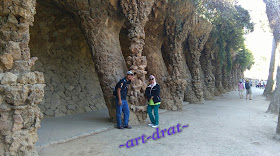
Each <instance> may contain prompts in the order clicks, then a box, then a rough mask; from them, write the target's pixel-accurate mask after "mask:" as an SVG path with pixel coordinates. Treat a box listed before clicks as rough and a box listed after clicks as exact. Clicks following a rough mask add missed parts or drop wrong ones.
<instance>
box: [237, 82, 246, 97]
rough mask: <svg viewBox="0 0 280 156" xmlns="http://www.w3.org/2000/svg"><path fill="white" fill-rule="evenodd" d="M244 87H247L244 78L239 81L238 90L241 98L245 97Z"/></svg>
mask: <svg viewBox="0 0 280 156" xmlns="http://www.w3.org/2000/svg"><path fill="white" fill-rule="evenodd" d="M244 89H245V87H244V84H243V82H242V80H240V81H239V83H238V91H239V97H240V99H243V92H244Z"/></svg>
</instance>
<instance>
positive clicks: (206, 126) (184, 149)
mask: <svg viewBox="0 0 280 156" xmlns="http://www.w3.org/2000/svg"><path fill="white" fill-rule="evenodd" d="M262 91H263V90H260V89H255V88H253V95H254V96H253V100H251V101H249V100H245V99H239V97H238V93H237V91H233V92H230V93H226V94H225V95H223V96H220V97H216V100H213V101H206V102H205V103H204V104H188V105H186V106H184V108H183V110H182V111H176V112H165V113H162V114H160V127H159V131H161V130H164V129H167V131H168V128H170V127H171V128H172V126H174V131H175V134H172V129H171V130H170V131H169V132H170V133H169V134H172V135H168V134H167V132H165V136H164V137H163V136H162V132H160V133H159V136H160V137H161V138H159V139H156V140H153V139H152V138H150V139H148V140H147V139H145V140H144V141H146V143H143V142H142V138H138V137H141V136H142V135H143V134H144V135H145V137H144V138H147V137H148V136H151V135H152V134H153V133H154V132H155V131H156V129H154V128H151V127H148V126H147V123H148V122H147V123H145V124H141V125H138V126H134V127H133V129H125V130H119V129H111V130H108V131H105V132H102V133H99V134H94V135H91V136H88V137H84V138H79V139H77V140H73V141H70V142H66V143H63V144H57V145H51V146H48V147H43V148H38V149H37V150H38V153H39V154H40V155H42V156H69V155H75V156H78V155H79V156H80V155H81V156H93V155H102V156H103V155H105V156H107V155H108V156H109V155H133V156H135V155H136V156H137V155H139V156H145V155H147V156H148V155H160V156H165V155H187V156H189V155H190V156H208V155H211V156H213V155H214V156H280V142H277V141H275V140H274V139H273V137H274V134H275V131H276V125H277V116H276V115H272V114H267V113H265V111H266V109H267V108H268V105H269V101H266V100H265V98H264V97H263V96H261V94H262ZM178 123H179V124H180V125H181V126H180V127H179V130H180V131H181V132H178V130H177V125H178ZM187 124H189V126H188V127H186V128H182V126H183V125H187ZM135 138H138V139H137V140H138V145H136V139H135ZM131 139H133V145H134V146H133V147H132V144H131V142H132V141H131ZM129 140H130V141H129ZM127 142H128V144H127V145H128V147H129V148H127V147H126V143H127ZM120 145H124V146H123V147H119V146H120Z"/></svg>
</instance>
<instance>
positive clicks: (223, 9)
mask: <svg viewBox="0 0 280 156" xmlns="http://www.w3.org/2000/svg"><path fill="white" fill-rule="evenodd" d="M193 2H194V4H195V5H196V7H197V10H198V14H199V15H200V16H202V17H204V18H205V19H207V20H208V21H209V22H211V23H212V25H213V30H212V34H211V36H212V37H214V38H216V40H217V44H218V45H219V49H220V50H219V59H220V63H221V64H223V63H224V62H225V63H226V66H227V71H228V72H230V71H231V68H232V60H231V55H230V52H231V51H236V52H239V51H241V50H243V51H242V54H244V53H245V54H246V57H252V58H246V59H247V61H248V60H250V61H251V60H253V55H249V53H248V51H246V50H245V51H246V52H244V49H246V48H244V47H245V44H244V41H245V38H244V35H245V34H247V33H250V32H252V31H254V24H253V23H252V22H251V17H250V15H249V12H248V11H247V10H245V9H244V8H242V7H241V6H239V5H237V2H236V1H235V0H193ZM245 54H244V55H245ZM237 63H238V62H237ZM251 63H252V62H251ZM240 65H241V66H242V67H243V68H247V67H248V66H247V64H244V63H243V62H242V59H241V64H240ZM243 65H244V66H243Z"/></svg>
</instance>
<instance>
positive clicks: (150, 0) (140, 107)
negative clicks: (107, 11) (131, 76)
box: [121, 0, 154, 121]
mask: <svg viewBox="0 0 280 156" xmlns="http://www.w3.org/2000/svg"><path fill="white" fill-rule="evenodd" d="M153 4H154V0H134V1H131V0H122V1H121V6H122V12H123V14H124V15H125V17H126V18H127V19H128V21H129V23H130V28H129V30H128V31H129V34H128V37H129V39H130V41H131V45H130V47H129V49H130V51H131V55H130V56H128V58H127V64H128V65H130V68H129V70H131V71H133V72H134V73H136V75H135V81H134V82H133V83H132V84H131V86H130V89H129V93H128V96H129V103H130V104H131V105H130V108H131V109H132V110H133V111H134V112H138V113H137V117H138V119H139V121H144V120H145V119H146V112H145V111H146V107H145V105H146V99H145V96H144V92H145V89H146V87H147V85H146V83H145V75H146V74H147V71H146V70H145V69H146V67H147V59H146V56H142V52H143V47H144V44H145V30H144V26H145V24H146V22H147V21H148V15H149V14H150V12H151V9H152V6H153Z"/></svg>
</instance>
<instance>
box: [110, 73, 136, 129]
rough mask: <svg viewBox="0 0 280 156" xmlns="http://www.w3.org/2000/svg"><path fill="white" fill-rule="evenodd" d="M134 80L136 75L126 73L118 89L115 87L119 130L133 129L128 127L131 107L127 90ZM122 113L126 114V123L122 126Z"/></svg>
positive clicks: (118, 84)
mask: <svg viewBox="0 0 280 156" xmlns="http://www.w3.org/2000/svg"><path fill="white" fill-rule="evenodd" d="M133 79H134V75H133V73H132V72H131V71H128V72H127V73H126V76H125V78H123V79H121V80H120V81H119V82H118V83H117V85H116V87H115V92H116V93H115V94H114V95H115V96H116V114H117V128H118V129H124V128H128V129H131V128H132V127H131V126H129V125H128V120H129V107H128V103H127V101H126V96H127V88H128V86H127V85H129V84H130V83H131V81H132V80H133ZM122 112H123V113H124V121H123V124H122V120H121V116H122Z"/></svg>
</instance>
